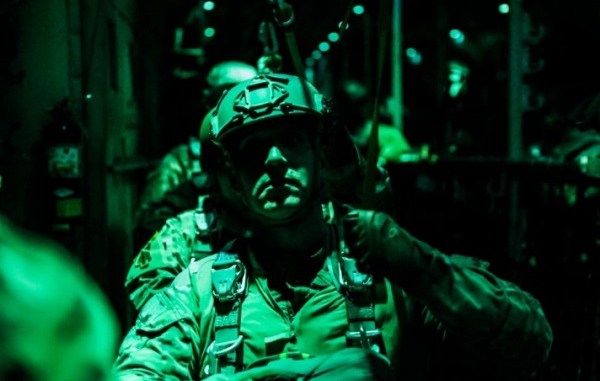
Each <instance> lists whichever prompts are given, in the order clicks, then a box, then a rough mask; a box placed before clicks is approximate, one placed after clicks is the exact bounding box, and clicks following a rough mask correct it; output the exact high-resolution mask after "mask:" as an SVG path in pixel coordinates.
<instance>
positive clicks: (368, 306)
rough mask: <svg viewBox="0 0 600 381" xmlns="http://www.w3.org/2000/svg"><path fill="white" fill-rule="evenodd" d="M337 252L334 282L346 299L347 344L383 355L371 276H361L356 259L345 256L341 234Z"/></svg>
mask: <svg viewBox="0 0 600 381" xmlns="http://www.w3.org/2000/svg"><path fill="white" fill-rule="evenodd" d="M339 234H340V238H339V242H340V248H339V251H338V253H337V255H334V261H333V262H334V266H333V271H334V281H335V282H336V283H337V284H338V285H339V289H340V292H341V293H342V295H344V297H345V301H346V313H347V316H348V331H346V344H347V346H349V347H359V348H363V349H368V350H372V351H374V352H377V353H381V354H384V355H385V353H386V351H385V345H384V343H383V336H382V334H381V330H380V329H379V328H378V327H377V323H376V322H375V302H374V300H375V297H374V283H373V276H372V275H370V274H364V273H362V272H360V271H359V270H358V268H357V266H356V259H354V258H351V257H349V256H348V254H349V251H348V247H347V246H346V244H345V242H344V239H343V237H342V236H341V232H339Z"/></svg>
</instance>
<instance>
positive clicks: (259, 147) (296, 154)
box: [230, 120, 317, 221]
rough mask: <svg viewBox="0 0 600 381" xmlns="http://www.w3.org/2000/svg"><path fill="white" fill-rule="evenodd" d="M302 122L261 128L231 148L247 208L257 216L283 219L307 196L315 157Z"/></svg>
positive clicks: (293, 212)
mask: <svg viewBox="0 0 600 381" xmlns="http://www.w3.org/2000/svg"><path fill="white" fill-rule="evenodd" d="M279 123H282V122H279ZM301 123H303V121H301V120H299V121H292V122H290V123H289V124H287V123H286V125H280V124H271V125H269V126H266V127H262V128H260V129H259V130H257V131H256V132H255V133H253V134H252V135H250V136H246V137H244V138H242V139H241V140H239V142H238V146H237V147H232V151H230V152H231V153H232V159H233V161H234V166H235V168H236V170H237V172H238V174H239V176H240V178H239V182H240V184H241V186H242V191H243V192H244V193H245V197H246V200H247V203H248V204H249V205H247V206H248V207H249V208H250V210H249V211H250V212H251V213H253V214H255V215H256V216H257V217H259V218H263V219H268V220H275V221H277V220H285V219H287V218H289V217H291V216H293V215H294V214H295V213H296V212H298V210H299V209H300V208H302V207H304V205H305V204H306V201H307V200H308V199H309V198H310V195H311V190H312V189H313V181H314V177H315V171H316V160H317V158H316V157H315V150H314V147H313V144H312V142H311V139H312V138H311V137H310V136H309V135H308V133H307V132H306V131H307V128H305V127H303V126H302V125H299V124H301ZM304 123H306V121H304Z"/></svg>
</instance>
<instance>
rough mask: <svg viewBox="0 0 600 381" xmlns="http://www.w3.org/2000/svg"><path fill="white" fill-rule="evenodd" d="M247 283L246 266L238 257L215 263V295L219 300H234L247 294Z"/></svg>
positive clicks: (213, 273) (213, 282)
mask: <svg viewBox="0 0 600 381" xmlns="http://www.w3.org/2000/svg"><path fill="white" fill-rule="evenodd" d="M247 284H248V277H247V272H246V266H244V264H243V263H242V261H240V260H239V259H238V258H235V259H229V260H224V261H219V262H215V263H214V264H213V268H212V286H213V295H214V297H215V298H216V299H217V300H218V301H219V302H221V303H224V302H232V301H234V300H236V299H237V298H238V297H240V296H242V295H245V293H246V291H247V288H246V286H247Z"/></svg>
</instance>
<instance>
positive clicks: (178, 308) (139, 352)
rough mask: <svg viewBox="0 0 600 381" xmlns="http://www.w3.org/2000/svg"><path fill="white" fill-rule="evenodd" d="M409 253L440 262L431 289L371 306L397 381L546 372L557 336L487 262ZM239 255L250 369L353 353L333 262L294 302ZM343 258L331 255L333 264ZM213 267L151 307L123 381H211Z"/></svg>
mask: <svg viewBox="0 0 600 381" xmlns="http://www.w3.org/2000/svg"><path fill="white" fill-rule="evenodd" d="M170 245H171V250H172V251H173V252H175V253H181V252H184V251H185V250H186V248H187V247H189V243H188V242H186V241H185V240H184V239H179V238H175V237H174V239H173V240H172V241H171V243H170ZM411 247H412V248H414V250H419V252H422V253H423V255H435V257H436V259H437V260H436V261H434V262H432V263H433V265H432V266H430V268H428V270H427V273H426V274H423V278H422V279H425V278H426V279H427V280H428V281H427V282H420V283H419V287H414V288H413V290H412V292H411V293H408V292H406V291H405V290H404V289H401V288H400V286H399V285H398V282H397V280H394V279H382V280H380V281H379V282H378V283H377V285H376V293H375V294H376V296H375V300H374V302H375V318H376V321H377V323H378V326H379V327H380V328H381V330H382V332H383V339H384V343H385V346H386V349H387V355H388V356H389V358H390V360H391V362H392V365H393V367H394V369H395V370H396V372H397V374H398V379H403V380H412V381H415V380H433V379H436V380H437V379H439V378H434V376H436V375H438V376H439V375H440V374H444V375H445V374H458V375H460V376H462V379H496V380H497V379H506V380H517V379H519V377H521V376H526V375H527V374H528V373H530V372H532V371H533V370H534V369H535V368H536V367H537V366H539V365H540V363H541V362H542V361H543V360H544V359H545V358H546V356H547V355H548V352H549V349H550V346H551V342H552V331H551V329H550V327H549V325H548V322H547V320H546V318H545V316H544V313H543V312H542V309H541V307H540V305H539V303H538V301H537V300H536V299H535V298H533V297H532V296H531V295H530V294H528V293H527V292H524V291H523V290H521V289H520V288H519V287H518V286H516V285H515V284H513V283H511V282H508V281H506V280H502V279H500V278H498V277H497V276H495V275H494V274H492V273H491V272H490V271H489V270H488V269H487V264H486V263H484V262H482V261H479V260H475V259H473V258H467V257H461V256H447V255H444V254H441V253H439V252H438V251H437V250H435V249H432V248H431V247H430V246H428V245H427V244H425V243H423V242H421V241H418V240H416V239H414V242H411ZM237 250H239V255H240V258H241V259H242V261H243V262H244V263H245V265H246V266H247V267H248V268H249V269H250V270H249V274H250V275H249V277H250V278H249V284H248V294H247V296H246V297H245V298H244V300H243V303H242V307H241V327H240V330H241V334H242V336H243V338H244V339H243V363H244V365H246V366H247V365H249V364H251V363H253V362H254V361H256V360H258V359H261V358H263V357H265V356H269V355H273V354H277V353H280V352H285V353H287V352H296V351H298V352H303V353H309V354H312V355H326V354H331V353H335V352H337V351H339V350H342V349H343V348H345V347H346V339H345V332H346V330H347V329H348V319H347V314H346V309H345V308H346V307H345V303H344V296H343V295H342V294H341V293H340V291H339V290H338V287H337V285H336V282H335V281H334V279H333V277H332V275H331V270H330V267H329V263H330V260H329V258H331V257H328V258H327V259H326V260H324V263H325V264H324V266H323V268H322V269H321V270H320V271H318V272H317V274H316V275H314V278H313V280H312V281H311V282H310V284H303V285H301V286H294V285H289V284H288V287H289V290H290V291H291V293H292V297H290V296H289V295H288V296H287V297H285V296H284V294H283V293H282V292H280V291H278V290H277V289H276V288H274V287H273V284H272V283H269V282H268V281H267V277H268V275H267V274H266V273H265V272H264V269H262V268H261V267H260V266H258V265H257V263H256V261H255V260H252V258H253V254H252V253H249V252H248V250H247V249H245V246H244V245H243V241H242V244H240V246H239V249H237ZM336 250H337V248H336V246H335V245H332V255H333V253H335V251H336ZM214 260H215V255H211V256H208V257H205V258H203V259H200V260H193V261H192V263H191V265H190V266H189V267H187V269H186V270H185V271H183V272H181V273H180V274H179V275H178V276H177V277H176V279H175V281H174V282H173V283H172V284H171V285H170V286H169V287H168V288H167V289H165V290H164V291H162V292H159V293H157V294H156V295H155V296H154V297H153V298H152V299H150V301H149V302H148V303H146V305H144V307H143V308H142V310H141V312H140V315H139V317H138V320H137V322H136V324H135V326H134V327H133V328H132V329H131V330H130V331H129V333H128V334H127V336H126V337H125V339H124V341H123V343H122V345H121V348H120V351H119V355H118V358H117V361H116V363H115V371H116V374H117V377H118V379H119V380H197V379H202V378H204V377H206V374H205V373H204V370H205V368H206V364H207V349H208V347H209V345H210V343H211V341H212V337H213V336H212V335H213V332H212V329H213V324H214V319H215V301H214V300H213V295H212V284H211V269H212V263H213V262H214ZM396 272H397V271H396ZM455 370H456V371H457V373H452V372H453V371H455ZM494 377H495V378H494Z"/></svg>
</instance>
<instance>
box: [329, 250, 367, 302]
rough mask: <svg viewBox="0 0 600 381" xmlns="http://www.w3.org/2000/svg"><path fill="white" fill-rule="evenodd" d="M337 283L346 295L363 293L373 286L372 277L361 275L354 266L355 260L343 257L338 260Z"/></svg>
mask: <svg viewBox="0 0 600 381" xmlns="http://www.w3.org/2000/svg"><path fill="white" fill-rule="evenodd" d="M337 276H338V281H339V282H340V287H341V288H342V290H344V291H345V292H347V293H351V294H353V293H357V292H365V291H367V289H368V288H369V287H371V286H372V285H373V277H372V276H371V275H370V274H363V273H362V272H360V271H359V270H358V268H357V266H356V259H354V258H350V257H347V256H344V255H340V256H339V258H338V273H337Z"/></svg>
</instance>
